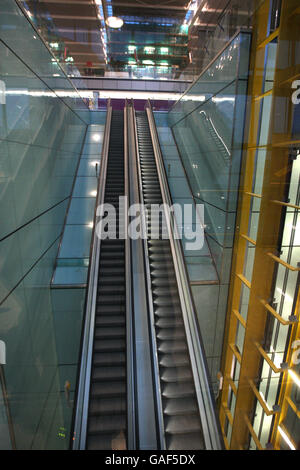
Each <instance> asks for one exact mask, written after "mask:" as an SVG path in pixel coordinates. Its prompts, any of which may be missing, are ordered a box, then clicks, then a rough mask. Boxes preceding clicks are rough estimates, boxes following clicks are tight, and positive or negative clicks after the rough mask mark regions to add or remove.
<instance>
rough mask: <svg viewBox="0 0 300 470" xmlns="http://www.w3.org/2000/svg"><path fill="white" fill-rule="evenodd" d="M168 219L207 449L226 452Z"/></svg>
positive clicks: (164, 184) (170, 217) (167, 199)
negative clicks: (223, 449)
mask: <svg viewBox="0 0 300 470" xmlns="http://www.w3.org/2000/svg"><path fill="white" fill-rule="evenodd" d="M146 112H147V116H148V122H149V128H150V133H151V138H152V144H153V150H154V155H155V160H156V165H157V171H158V176H159V180H160V185H161V192H162V198H163V203H164V204H166V205H167V206H168V207H171V206H172V198H171V195H170V190H169V185H168V180H167V176H166V172H165V167H164V163H163V158H162V154H161V149H160V144H159V138H158V134H157V129H156V125H155V120H154V116H153V112H152V108H151V103H150V102H149V101H148V103H147V105H146ZM165 216H166V220H167V226H168V230H169V231H170V245H171V251H172V256H173V261H174V268H175V273H176V280H177V285H178V290H179V296H180V301H181V308H182V314H183V320H184V325H185V330H186V336H187V342H188V347H189V352H190V359H191V366H192V371H193V376H194V381H195V389H196V396H197V401H198V406H199V411H200V418H201V424H202V427H203V437H204V439H205V446H206V449H207V450H219V449H222V448H223V440H222V437H221V431H220V426H219V424H218V420H217V414H216V408H215V402H214V398H213V394H212V390H211V383H210V379H209V378H208V377H209V372H208V368H207V362H206V355H205V351H204V346H203V341H202V338H201V332H200V328H199V324H198V320H197V315H196V308H195V305H194V300H193V297H192V293H191V287H190V283H189V277H188V274H187V268H186V264H185V260H184V255H183V251H182V246H181V241H180V239H179V237H178V233H177V226H176V223H175V217H174V214H173V213H169V212H168V211H166V212H165Z"/></svg>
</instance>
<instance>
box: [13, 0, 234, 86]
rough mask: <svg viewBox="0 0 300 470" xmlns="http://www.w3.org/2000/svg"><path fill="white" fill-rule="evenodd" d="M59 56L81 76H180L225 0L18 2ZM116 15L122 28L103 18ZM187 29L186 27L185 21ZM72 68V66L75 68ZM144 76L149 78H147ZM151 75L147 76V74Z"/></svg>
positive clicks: (216, 19) (213, 26)
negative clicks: (116, 74) (124, 73)
mask: <svg viewBox="0 0 300 470" xmlns="http://www.w3.org/2000/svg"><path fill="white" fill-rule="evenodd" d="M21 3H22V4H23V7H25V9H26V10H27V11H29V12H30V16H31V18H32V19H33V20H34V21H35V23H36V26H37V27H38V29H39V30H40V32H41V34H42V35H43V37H44V38H45V39H46V40H47V42H48V44H49V46H50V47H51V49H52V51H53V52H54V53H55V55H56V56H57V58H58V59H59V60H60V61H61V62H64V63H65V64H67V66H68V67H69V69H70V70H71V71H72V69H73V70H74V69H76V70H77V69H78V70H79V72H80V74H82V75H98V76H99V75H100V76H101V75H104V74H105V75H109V73H112V72H114V73H115V72H116V71H118V72H127V74H128V70H129V71H130V73H132V72H134V73H135V74H137V72H138V71H139V73H140V74H141V76H142V75H145V74H147V73H149V74H150V75H151V74H152V75H151V77H152V78H155V75H157V76H158V77H160V76H163V74H167V75H166V76H168V78H178V77H179V76H180V75H181V74H182V71H184V70H188V69H189V68H190V67H191V62H194V61H195V60H196V59H195V57H196V56H197V55H198V56H199V54H200V55H201V51H204V45H205V40H206V37H207V34H208V32H209V31H211V30H214V29H215V28H216V25H217V22H218V18H219V17H220V15H221V14H222V12H223V10H224V7H225V6H226V5H227V4H228V0H205V1H204V0H26V1H25V0H22V1H21ZM110 16H117V17H120V18H122V20H123V21H124V24H123V26H122V27H121V28H120V29H112V28H109V27H108V26H107V25H106V23H105V20H106V19H107V18H108V17H110ZM187 24H189V25H190V27H189V28H188V25H187ZM74 66H75V67H74ZM145 78H147V77H145ZM149 78H150V77H149Z"/></svg>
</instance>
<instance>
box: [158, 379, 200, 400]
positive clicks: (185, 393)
mask: <svg viewBox="0 0 300 470" xmlns="http://www.w3.org/2000/svg"><path fill="white" fill-rule="evenodd" d="M162 394H163V397H165V398H170V399H173V398H185V397H192V396H194V395H195V389H194V384H193V382H188V381H187V382H184V383H180V382H179V383H172V382H171V383H168V384H165V385H164V387H163V391H162Z"/></svg>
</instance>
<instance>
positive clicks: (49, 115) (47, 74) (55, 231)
mask: <svg viewBox="0 0 300 470" xmlns="http://www.w3.org/2000/svg"><path fill="white" fill-rule="evenodd" d="M0 90H1V91H0V218H1V228H0V267H1V270H0V340H1V341H3V342H4V344H5V348H6V364H4V365H3V366H1V367H2V372H3V377H4V381H5V384H6V390H5V394H6V396H7V400H8V405H9V409H10V422H11V426H10V434H9V436H7V437H8V439H9V438H10V439H9V441H10V442H4V441H3V439H2V440H1V447H5V448H10V447H11V448H17V449H25V450H27V449H67V448H68V445H69V440H68V439H69V436H68V432H67V424H66V423H67V422H68V421H67V419H68V410H69V405H70V402H69V400H68V388H66V387H65V385H66V383H65V382H66V381H65V380H64V377H68V375H67V374H66V375H65V376H63V375H61V371H60V369H59V363H60V361H62V355H63V356H64V361H67V360H68V359H69V357H70V355H68V354H69V353H68V349H69V347H70V344H69V343H68V341H67V340H66V339H67V331H69V329H66V328H65V326H64V330H63V331H62V330H60V327H61V325H62V323H61V322H60V323H59V322H57V318H55V317H54V310H53V304H52V299H51V292H50V282H51V278H52V275H53V267H54V262H55V259H56V256H57V252H58V247H59V242H60V237H61V233H62V230H63V226H64V221H65V216H66V211H67V207H68V203H69V198H70V195H71V192H72V187H73V182H74V176H75V174H76V170H77V166H78V163H79V157H80V153H81V149H82V145H83V138H84V135H85V132H86V128H87V124H88V123H89V115H84V114H82V115H79V113H78V112H77V110H78V109H88V108H86V106H85V103H84V101H83V100H82V99H81V97H80V96H79V94H78V92H77V90H76V89H75V88H74V87H73V85H72V84H71V82H70V81H69V79H68V78H67V77H66V75H64V72H63V71H62V69H61V68H60V66H59V65H58V64H57V63H56V62H55V60H53V56H52V54H51V53H50V51H49V50H48V48H47V47H46V46H45V44H44V43H43V41H42V40H41V38H40V36H39V35H38V33H37V31H36V30H35V29H34V28H33V27H32V25H31V23H30V22H29V21H28V19H27V18H25V17H24V15H23V13H22V11H21V10H20V8H19V7H18V6H17V4H16V3H15V2H14V1H11V0H10V1H9V0H3V1H1V4H0ZM79 305H80V303H79V301H78V306H79ZM61 320H62V317H61ZM73 321H74V323H72V324H73V325H77V326H78V323H79V331H80V321H81V317H80V315H77V321H76V322H75V320H74V318H73ZM74 328H75V326H74ZM58 332H60V334H62V335H63V337H64V344H65V348H64V350H63V352H61V349H60V348H59V346H60V344H61V343H60V342H59V340H60V339H61V337H58ZM73 339H74V344H73V346H72V347H74V348H75V349H76V343H78V341H79V339H78V337H76V335H75V334H74V335H73ZM3 393H4V392H3ZM0 403H1V410H0V412H1V429H3V430H4V427H5V426H6V421H5V414H4V410H3V402H2V398H1V396H0ZM69 414H70V412H69Z"/></svg>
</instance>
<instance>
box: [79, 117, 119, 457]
mask: <svg viewBox="0 0 300 470" xmlns="http://www.w3.org/2000/svg"><path fill="white" fill-rule="evenodd" d="M124 188H125V187H124V118H123V112H119V111H113V112H112V120H111V130H110V142H109V151H108V162H107V174H106V183H105V196H104V203H109V204H111V205H112V206H114V207H115V209H116V211H117V212H118V210H119V196H124ZM116 234H117V238H118V235H119V227H118V225H116ZM125 305H126V282H125V242H124V240H119V239H106V240H102V241H101V249H100V261H99V276H98V290H97V305H96V318H95V333H94V343H93V363H92V374H91V386H90V399H89V412H88V429H87V440H86V449H88V450H110V449H112V450H124V449H126V448H127V435H126V429H127V394H126V309H125Z"/></svg>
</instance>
